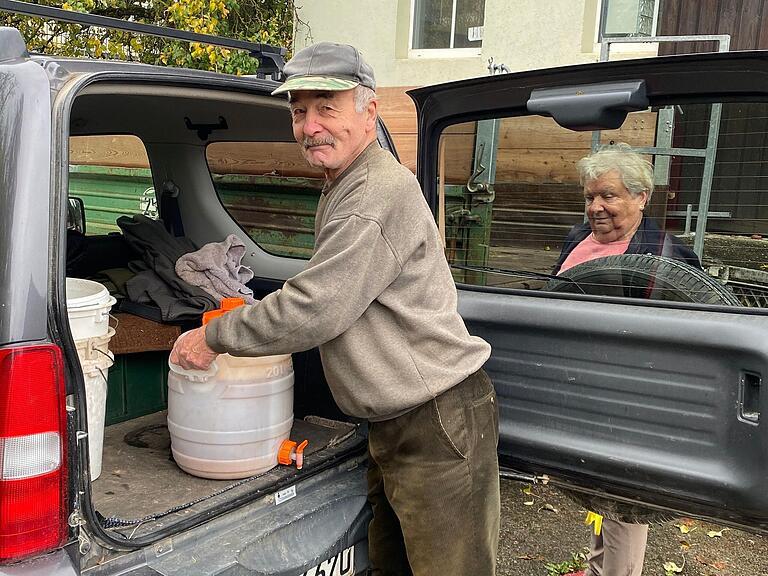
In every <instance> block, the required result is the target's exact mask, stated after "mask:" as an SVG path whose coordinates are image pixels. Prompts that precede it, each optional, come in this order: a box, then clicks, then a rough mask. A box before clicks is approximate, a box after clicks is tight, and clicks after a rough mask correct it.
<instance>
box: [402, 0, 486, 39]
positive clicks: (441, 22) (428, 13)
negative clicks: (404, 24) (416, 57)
mask: <svg viewBox="0 0 768 576" xmlns="http://www.w3.org/2000/svg"><path fill="white" fill-rule="evenodd" d="M411 6H412V18H411V23H412V32H411V49H412V50H444V49H450V48H480V47H481V46H482V45H483V40H482V38H483V17H484V13H485V0H413V2H412V4H411Z"/></svg>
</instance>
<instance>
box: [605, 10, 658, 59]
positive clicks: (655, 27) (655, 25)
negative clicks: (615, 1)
mask: <svg viewBox="0 0 768 576" xmlns="http://www.w3.org/2000/svg"><path fill="white" fill-rule="evenodd" d="M611 1H612V0H600V2H599V5H598V9H597V23H596V26H595V43H596V44H598V45H599V44H600V43H601V42H602V41H603V38H632V37H637V38H649V37H652V36H655V35H656V32H657V31H658V26H659V11H660V6H661V0H653V21H652V22H651V34H650V36H639V35H633V34H611V35H610V36H606V35H605V34H604V33H603V28H604V26H605V20H606V16H607V15H608V5H609V3H610V2H611ZM635 1H636V2H637V3H638V4H639V3H640V2H642V1H643V0H635ZM619 47H624V48H626V46H621V45H620V44H619V45H614V47H613V49H614V50H615V49H617V48H619ZM618 51H621V50H618Z"/></svg>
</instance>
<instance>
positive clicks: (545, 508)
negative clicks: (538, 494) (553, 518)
mask: <svg viewBox="0 0 768 576" xmlns="http://www.w3.org/2000/svg"><path fill="white" fill-rule="evenodd" d="M541 510H549V511H550V512H554V513H555V514H557V508H555V507H554V506H552V504H544V506H542V507H541V508H539V511H541Z"/></svg>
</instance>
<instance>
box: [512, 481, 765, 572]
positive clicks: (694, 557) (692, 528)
mask: <svg viewBox="0 0 768 576" xmlns="http://www.w3.org/2000/svg"><path fill="white" fill-rule="evenodd" d="M525 488H526V485H525V484H521V483H519V482H513V481H510V480H505V479H502V480H501V534H500V541H499V558H498V568H497V574H498V575H499V576H550V574H557V572H554V573H553V572H548V571H547V569H546V568H545V564H547V563H553V564H557V563H561V562H565V561H568V560H571V558H572V556H573V555H574V554H577V553H578V552H580V551H583V550H585V549H586V548H587V547H588V546H589V528H587V527H586V526H584V517H585V515H586V510H584V509H583V508H581V507H579V506H578V505H577V504H574V503H573V502H572V501H571V500H569V499H568V498H567V497H566V496H564V495H563V494H562V493H561V492H560V491H558V490H557V489H556V488H551V487H546V486H533V487H531V490H530V492H531V494H526V493H525V492H524V491H523V490H524V489H525ZM531 501H532V502H533V504H528V505H526V504H525V503H526V502H531ZM681 526H682V527H683V528H682V529H681V528H680V527H681ZM684 531H687V532H684ZM708 533H709V535H708ZM713 533H720V536H718V535H716V534H713ZM668 562H674V563H675V564H676V566H677V567H678V568H679V567H682V571H681V572H671V573H669V574H673V575H675V576H676V575H677V574H679V575H680V576H768V537H766V536H760V535H757V534H753V533H749V532H742V531H740V530H734V529H725V530H723V528H722V526H717V525H715V524H710V523H707V522H703V521H700V520H693V519H690V518H683V519H680V520H676V521H673V522H668V523H665V524H658V525H653V526H651V528H650V530H649V537H648V548H647V550H646V554H645V568H644V570H643V576H668V572H667V571H666V570H665V569H664V564H665V563H668ZM607 576H610V575H607Z"/></svg>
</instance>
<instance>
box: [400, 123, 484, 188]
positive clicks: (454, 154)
mask: <svg viewBox="0 0 768 576" xmlns="http://www.w3.org/2000/svg"><path fill="white" fill-rule="evenodd" d="M445 138H447V139H448V141H447V143H446V146H445V166H446V174H445V181H446V184H465V183H466V182H467V180H469V176H470V174H471V166H472V156H473V154H474V145H475V137H474V134H446V135H445ZM395 145H396V147H397V153H398V154H399V155H400V162H401V163H402V164H403V165H404V166H406V167H407V168H408V169H409V170H411V172H415V171H416V134H400V135H399V136H397V137H396V141H395Z"/></svg>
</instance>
